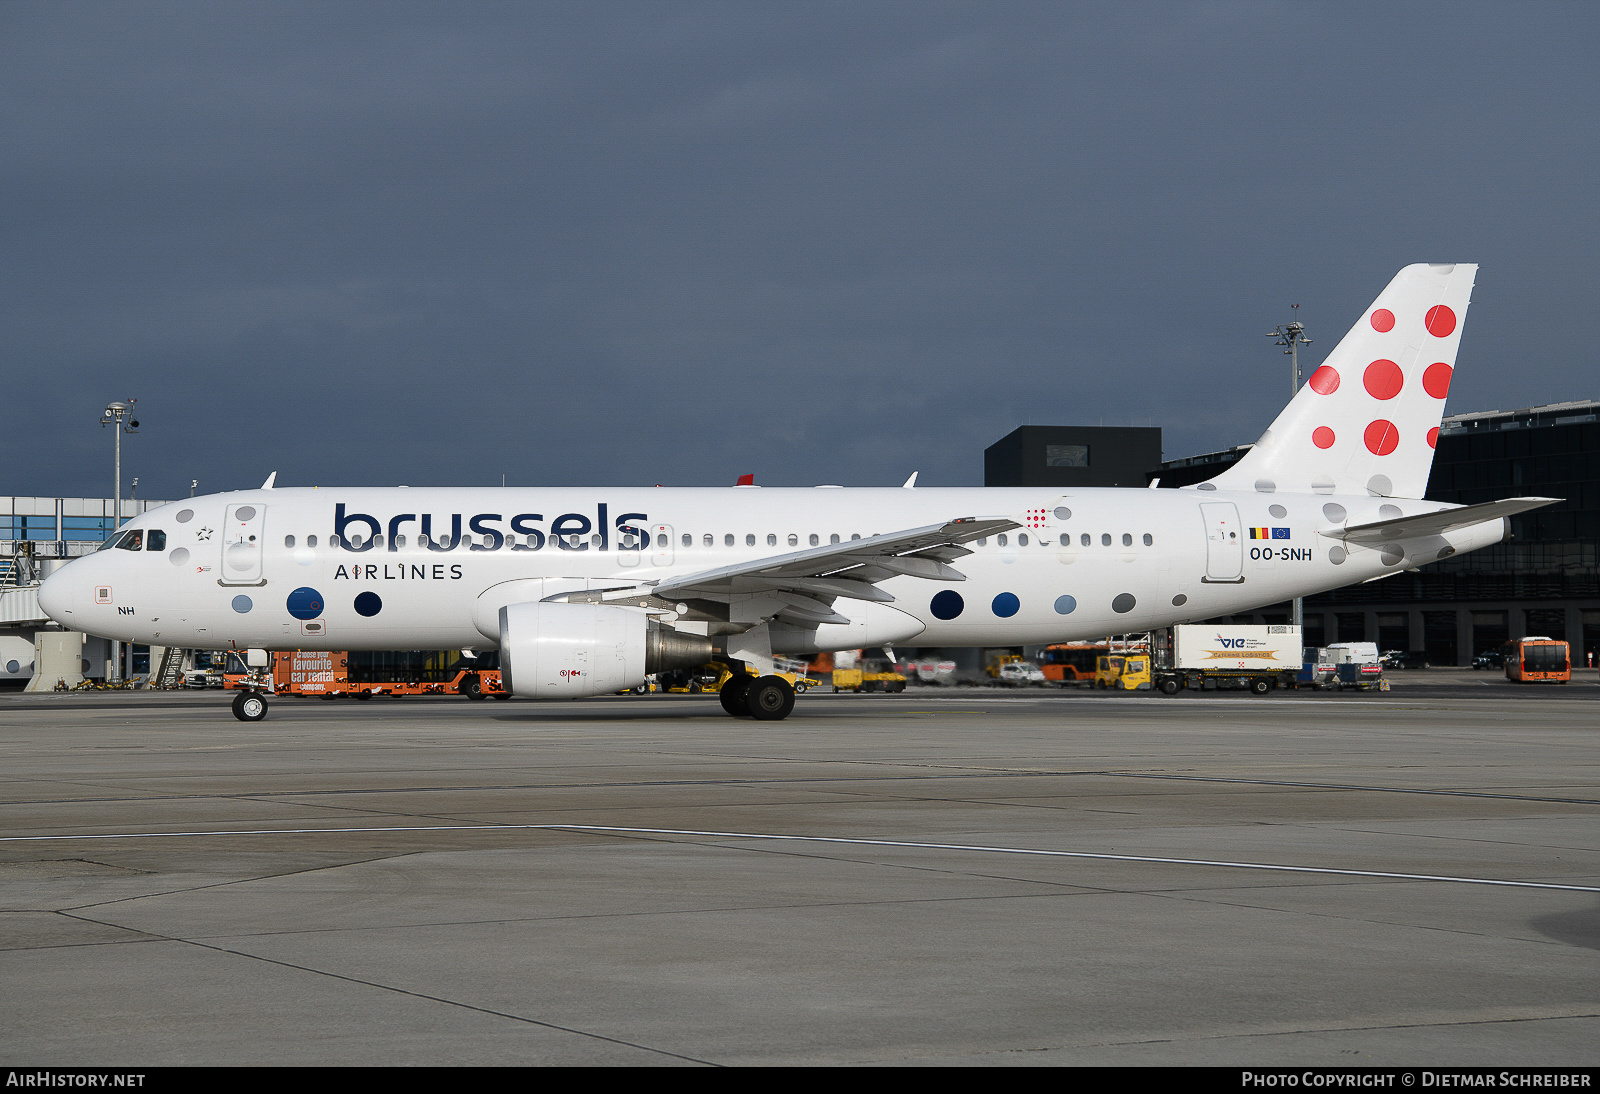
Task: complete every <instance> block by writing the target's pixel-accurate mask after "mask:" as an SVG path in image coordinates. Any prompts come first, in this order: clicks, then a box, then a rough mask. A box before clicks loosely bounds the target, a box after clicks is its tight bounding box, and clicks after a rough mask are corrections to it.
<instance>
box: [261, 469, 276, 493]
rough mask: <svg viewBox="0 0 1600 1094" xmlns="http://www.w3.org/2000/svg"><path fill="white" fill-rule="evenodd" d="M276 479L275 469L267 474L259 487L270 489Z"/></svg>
mask: <svg viewBox="0 0 1600 1094" xmlns="http://www.w3.org/2000/svg"><path fill="white" fill-rule="evenodd" d="M277 481H278V473H277V472H276V471H274V472H273V473H272V474H270V475H268V476H267V481H266V482H264V483H262V484H261V489H263V490H271V489H272V484H273V483H275V482H277Z"/></svg>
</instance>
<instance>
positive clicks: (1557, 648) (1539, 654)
mask: <svg viewBox="0 0 1600 1094" xmlns="http://www.w3.org/2000/svg"><path fill="white" fill-rule="evenodd" d="M1571 654H1572V648H1571V647H1570V646H1568V645H1567V643H1566V642H1563V641H1562V640H1560V639H1558V638H1546V637H1544V636H1543V635H1530V636H1528V637H1527V638H1513V639H1512V640H1511V641H1510V642H1507V643H1506V679H1507V680H1510V681H1511V682H1512V683H1514V684H1565V683H1568V682H1570V681H1571V680H1572V655H1571Z"/></svg>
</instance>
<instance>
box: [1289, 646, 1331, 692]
mask: <svg viewBox="0 0 1600 1094" xmlns="http://www.w3.org/2000/svg"><path fill="white" fill-rule="evenodd" d="M1294 679H1295V687H1297V688H1311V689H1313V690H1315V691H1321V690H1323V689H1324V688H1331V687H1334V686H1336V685H1337V684H1338V682H1339V666H1338V665H1336V664H1334V662H1333V658H1332V657H1330V656H1329V655H1328V651H1327V650H1326V649H1321V648H1319V647H1317V646H1307V647H1306V648H1305V651H1304V652H1303V653H1301V655H1300V671H1299V672H1298V673H1296V674H1295V678H1294Z"/></svg>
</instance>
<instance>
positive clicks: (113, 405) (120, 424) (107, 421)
mask: <svg viewBox="0 0 1600 1094" xmlns="http://www.w3.org/2000/svg"><path fill="white" fill-rule="evenodd" d="M138 401H139V400H138V399H129V400H128V401H127V402H125V403H124V402H122V401H121V400H117V401H115V402H110V403H107V404H106V408H105V410H104V412H102V413H101V415H100V425H101V427H102V428H104V427H105V426H108V425H109V426H114V427H115V428H114V429H113V430H112V433H113V434H114V435H115V437H116V456H115V462H114V468H115V470H114V474H115V477H116V509H115V510H113V512H112V517H111V530H112V531H113V532H115V531H116V530H117V529H118V528H121V527H122V435H123V434H124V433H134V432H137V431H138V429H139V419H137V418H135V417H134V416H133V404H134V403H137V402H138Z"/></svg>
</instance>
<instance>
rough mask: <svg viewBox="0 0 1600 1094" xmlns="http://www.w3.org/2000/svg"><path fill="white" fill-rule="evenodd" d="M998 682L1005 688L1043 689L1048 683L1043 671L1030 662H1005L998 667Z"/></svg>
mask: <svg viewBox="0 0 1600 1094" xmlns="http://www.w3.org/2000/svg"><path fill="white" fill-rule="evenodd" d="M999 682H1000V683H1001V684H1002V685H1004V686H1006V687H1013V688H1029V687H1040V688H1042V687H1044V686H1045V685H1047V684H1048V683H1049V682H1050V681H1049V680H1048V679H1046V677H1045V674H1044V670H1042V669H1041V668H1039V666H1038V665H1036V664H1034V663H1033V662H1032V661H1023V660H1020V659H1019V660H1016V661H1007V662H1006V663H1005V664H1003V665H1001V666H1000V676H999Z"/></svg>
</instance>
